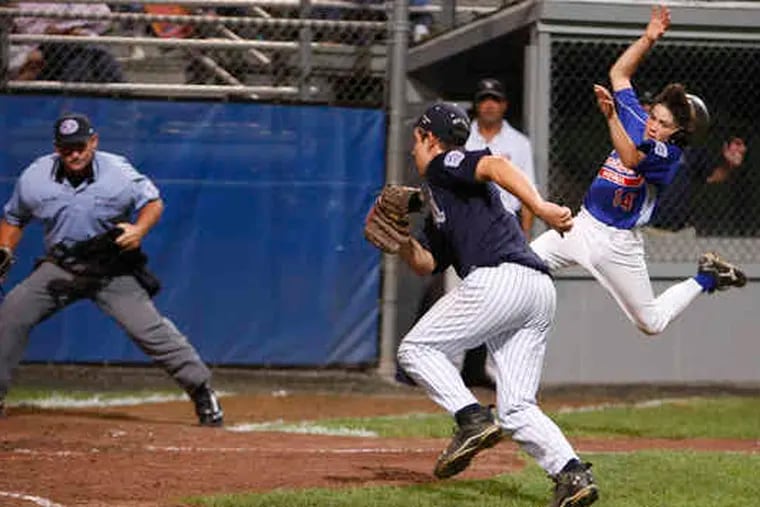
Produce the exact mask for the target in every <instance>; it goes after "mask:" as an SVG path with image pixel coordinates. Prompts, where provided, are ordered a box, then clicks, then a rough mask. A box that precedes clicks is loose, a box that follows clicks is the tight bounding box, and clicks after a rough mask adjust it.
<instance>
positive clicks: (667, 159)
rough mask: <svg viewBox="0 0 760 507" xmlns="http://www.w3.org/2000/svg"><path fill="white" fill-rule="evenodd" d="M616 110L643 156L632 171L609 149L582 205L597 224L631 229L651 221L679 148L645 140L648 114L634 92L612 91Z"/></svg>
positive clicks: (675, 164)
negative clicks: (601, 223)
mask: <svg viewBox="0 0 760 507" xmlns="http://www.w3.org/2000/svg"><path fill="white" fill-rule="evenodd" d="M615 108H616V109H617V112H618V116H619V117H620V121H621V123H622V124H623V127H624V128H625V131H626V132H627V133H628V135H629V136H630V137H631V140H632V141H633V143H634V144H635V145H636V147H637V149H638V150H639V151H640V152H642V153H645V154H646V157H645V158H644V159H643V160H642V161H641V163H639V165H638V166H637V167H635V168H632V169H631V168H628V167H625V166H624V165H623V164H622V162H621V161H620V156H619V155H618V154H617V152H616V151H615V150H612V152H611V153H610V154H609V156H608V157H607V159H606V160H605V161H604V163H603V164H602V167H601V168H600V169H599V172H598V173H597V175H596V177H595V178H594V181H593V182H592V183H591V186H590V187H589V189H588V191H587V192H586V196H585V197H584V199H583V206H584V207H585V208H586V209H587V210H588V211H589V212H590V213H591V214H592V215H593V216H594V217H595V218H596V219H597V220H599V221H600V222H603V223H605V224H607V225H611V226H613V227H616V228H618V229H632V228H634V227H638V226H642V225H645V224H646V223H647V222H649V220H650V219H651V217H652V213H653V212H654V209H655V207H656V206H657V198H658V195H659V193H660V192H661V191H662V189H663V188H664V187H665V186H667V185H668V184H669V183H670V182H671V181H672V180H673V177H674V176H675V174H676V171H678V166H679V160H680V158H681V149H680V148H679V147H678V146H676V145H674V144H670V143H662V142H659V141H654V140H652V139H646V140H645V139H644V127H645V125H646V121H647V113H646V111H644V108H642V107H641V104H640V103H639V99H638V97H637V96H636V92H634V91H633V89H631V88H626V89H623V90H619V91H617V92H615Z"/></svg>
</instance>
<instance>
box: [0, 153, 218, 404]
mask: <svg viewBox="0 0 760 507" xmlns="http://www.w3.org/2000/svg"><path fill="white" fill-rule="evenodd" d="M92 169H93V173H92V178H90V179H88V180H85V181H84V182H82V183H81V184H80V185H79V186H78V187H77V188H73V187H72V186H71V184H70V183H69V181H68V180H67V179H66V178H65V177H64V174H63V170H62V168H61V167H60V162H59V159H58V157H57V156H56V155H47V156H44V157H40V158H38V159H37V160H35V161H34V162H33V163H32V164H31V165H30V166H29V167H27V168H26V169H25V170H24V171H23V173H22V174H21V176H20V177H19V179H18V181H17V182H16V186H15V189H14V191H13V195H12V196H11V198H10V199H9V200H8V202H7V203H6V205H5V209H4V211H5V220H6V221H7V222H8V223H9V224H11V225H15V226H18V227H24V226H25V225H26V224H27V223H29V222H30V221H31V220H35V219H36V220H40V221H41V222H42V224H43V227H44V232H45V247H46V250H47V249H50V247H52V246H53V245H55V244H56V243H58V242H63V243H65V244H67V245H70V244H72V243H74V242H77V241H84V240H86V239H89V238H91V237H93V236H96V235H98V234H101V233H103V232H106V231H107V230H108V229H110V228H112V227H113V226H114V225H116V224H117V223H119V222H125V221H130V217H131V216H132V215H133V214H134V213H135V212H136V211H139V210H140V209H141V208H142V207H143V206H145V205H146V204H147V203H149V202H151V201H154V200H156V199H159V197H160V196H159V192H158V189H157V188H156V186H155V185H154V184H153V183H152V182H151V181H150V180H149V179H148V178H147V177H146V176H144V175H142V174H140V173H139V172H137V170H136V169H135V168H134V167H132V165H131V164H130V163H129V162H128V161H127V160H126V159H125V158H124V157H121V156H118V155H114V154H110V153H105V152H96V153H95V157H94V159H93V164H92ZM61 278H64V279H71V278H72V275H70V274H69V273H68V272H66V271H64V270H63V269H61V268H60V267H58V266H57V265H55V264H53V263H50V262H44V263H42V265H40V266H39V267H38V268H37V269H36V270H35V271H34V272H33V273H32V274H31V275H30V276H29V277H28V278H26V279H25V280H24V281H23V282H21V283H20V284H18V285H17V286H16V287H14V288H13V290H12V291H10V292H9V293H8V295H7V296H6V298H5V300H4V301H3V303H2V305H0V400H2V399H3V398H4V397H5V394H6V392H7V390H8V387H9V384H10V380H11V375H12V372H13V370H14V369H15V367H16V366H17V365H18V363H19V362H20V361H21V358H22V356H23V353H24V348H25V346H26V341H27V339H28V336H29V332H30V331H31V329H32V328H33V327H34V326H35V325H37V324H38V323H40V322H41V321H43V320H45V319H46V318H48V317H49V316H51V315H52V314H53V313H55V312H56V311H58V310H60V309H62V308H63V307H65V306H66V305H68V304H70V303H72V302H73V301H74V300H73V299H71V298H67V299H66V300H65V301H63V302H57V300H56V299H55V298H53V297H52V296H51V294H50V293H49V292H48V289H47V286H48V283H49V282H50V281H51V280H55V279H61ZM92 299H93V301H94V302H95V304H97V305H98V307H100V309H101V310H103V311H104V312H105V313H107V314H108V315H110V316H111V317H113V318H114V319H115V320H116V321H117V322H118V323H119V324H120V325H121V326H122V328H124V330H125V331H126V332H127V334H129V336H130V337H131V338H132V339H133V340H134V341H135V343H136V344H137V345H138V346H139V347H140V348H141V349H142V350H143V351H144V352H145V353H147V354H149V355H150V356H151V357H152V358H153V359H154V360H155V361H156V362H158V363H159V364H160V365H161V366H163V367H164V368H165V369H166V371H167V372H168V373H169V374H170V375H171V376H172V377H173V378H174V379H175V380H176V381H177V382H178V383H179V384H180V385H181V386H182V387H183V388H184V389H185V390H187V391H192V390H194V389H195V388H196V387H198V386H200V385H201V384H203V383H204V382H206V381H207V380H208V379H209V378H210V376H211V374H210V372H209V370H208V368H207V367H206V366H205V365H204V364H203V362H202V361H201V359H200V357H199V356H198V354H197V352H196V351H195V349H194V348H193V346H192V345H191V344H190V343H189V342H188V341H187V339H186V338H185V337H184V336H183V335H182V334H181V333H180V332H179V331H178V330H177V328H176V327H175V326H174V324H172V322H171V321H169V320H168V319H166V318H164V317H163V316H162V315H161V314H159V313H158V311H157V310H156V308H155V306H154V305H153V302H152V301H151V299H150V297H149V296H148V294H147V292H145V290H144V289H143V288H142V287H141V286H140V285H139V284H138V283H137V280H135V278H134V277H132V276H116V277H113V278H111V279H110V280H108V282H107V283H106V284H105V285H104V286H103V288H101V289H100V290H99V291H98V292H97V293H96V294H95V295H94V297H93V298H92Z"/></svg>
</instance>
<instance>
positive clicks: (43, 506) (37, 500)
mask: <svg viewBox="0 0 760 507" xmlns="http://www.w3.org/2000/svg"><path fill="white" fill-rule="evenodd" d="M2 496H4V497H6V498H15V499H16V500H24V501H27V502H32V503H33V504H34V505H39V507H63V505H61V504H59V503H55V502H53V501H52V500H48V499H47V498H42V497H39V496H34V495H27V494H25V493H13V492H11V491H0V497H2Z"/></svg>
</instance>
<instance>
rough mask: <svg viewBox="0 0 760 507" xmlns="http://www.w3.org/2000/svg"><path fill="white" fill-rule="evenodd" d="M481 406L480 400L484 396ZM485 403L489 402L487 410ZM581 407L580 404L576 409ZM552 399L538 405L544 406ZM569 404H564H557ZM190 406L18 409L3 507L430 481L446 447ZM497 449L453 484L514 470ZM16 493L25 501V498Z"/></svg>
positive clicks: (315, 400) (5, 435) (645, 442)
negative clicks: (219, 424) (279, 424)
mask: <svg viewBox="0 0 760 507" xmlns="http://www.w3.org/2000/svg"><path fill="white" fill-rule="evenodd" d="M483 396H484V397H486V398H487V397H488V396H489V395H488V393H485V394H483ZM484 401H487V400H484ZM584 401H588V400H584ZM552 403H558V401H550V402H548V403H546V404H545V406H547V407H551V405H552ZM562 403H563V404H567V400H563V402H562ZM223 405H224V408H225V411H226V413H227V422H228V425H234V424H238V423H249V422H257V421H259V422H261V421H273V420H280V419H281V420H283V421H301V420H309V419H318V418H324V417H342V416H369V415H384V414H399V413H409V412H438V409H437V408H436V407H435V406H434V405H433V404H432V403H431V402H430V401H428V400H427V399H426V398H425V397H424V396H422V395H421V394H420V393H419V392H415V391H411V392H405V393H403V394H380V395H373V396H368V395H366V394H319V393H290V394H285V393H283V392H281V391H277V392H274V393H257V394H246V395H236V396H231V397H228V398H225V399H223ZM194 423H195V419H194V416H193V414H192V407H191V405H190V403H189V402H171V403H161V404H152V405H140V406H134V407H114V408H99V409H78V410H39V409H31V408H16V409H13V410H12V411H11V414H10V417H8V418H7V419H3V420H0V432H1V434H2V440H1V441H0V466H1V467H2V471H3V473H2V474H0V505H3V506H12V507H16V506H32V505H38V506H47V507H57V506H66V507H69V506H74V505H76V506H88V507H94V506H124V507H149V506H150V507H156V506H176V505H181V503H180V500H179V499H180V498H183V497H187V496H190V495H206V494H214V493H235V492H248V491H267V490H272V489H275V488H304V487H315V486H327V487H351V486H364V485H369V484H395V485H401V484H411V483H425V482H431V481H433V480H434V478H433V477H432V475H431V470H432V466H433V463H434V461H435V458H436V456H437V455H438V453H439V452H440V450H441V449H442V448H443V447H444V446H445V445H446V443H447V442H446V440H443V439H379V438H364V437H361V438H360V437H336V436H317V435H300V434H283V433H276V434H275V433H235V432H230V431H225V430H222V429H208V428H200V427H197V426H194ZM573 443H574V444H575V445H576V446H577V448H578V449H579V450H580V451H595V452H598V451H614V452H623V451H630V450H636V449H648V448H660V449H662V448H672V449H687V448H688V449H698V450H731V451H754V452H760V444H758V442H751V441H735V440H664V439H635V440H634V439H603V440H600V439H596V440H591V439H579V440H575V441H574V442H573ZM516 451H517V448H516V446H515V445H514V444H512V443H511V442H505V443H504V444H501V445H499V446H498V447H497V448H495V449H493V450H491V451H489V452H487V453H484V454H483V455H481V456H479V457H478V459H477V460H476V461H475V462H474V463H473V465H472V466H471V467H470V469H468V470H467V471H466V472H464V473H463V474H461V476H460V477H462V478H469V479H472V478H481V477H490V476H494V475H496V474H499V473H504V472H507V471H510V470H515V469H517V468H519V467H520V466H521V465H522V463H521V459H520V457H519V455H518V454H517V452H516ZM22 495H25V496H23V497H22Z"/></svg>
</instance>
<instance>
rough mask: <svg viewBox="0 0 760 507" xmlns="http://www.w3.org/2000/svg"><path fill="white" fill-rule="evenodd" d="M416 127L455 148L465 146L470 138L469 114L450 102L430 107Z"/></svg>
mask: <svg viewBox="0 0 760 507" xmlns="http://www.w3.org/2000/svg"><path fill="white" fill-rule="evenodd" d="M415 126H416V127H418V128H420V129H422V130H424V131H425V132H430V133H432V134H434V135H435V136H436V137H438V139H440V140H441V141H443V142H444V143H448V144H453V145H454V146H464V144H465V143H466V142H467V138H468V137H469V136H470V119H469V118H468V117H467V113H465V112H464V110H463V109H462V108H460V107H459V106H457V105H455V104H452V103H450V102H439V103H437V104H433V105H432V106H430V107H428V108H427V110H426V111H425V112H424V113H422V116H420V118H419V120H417V124H416V125H415Z"/></svg>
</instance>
